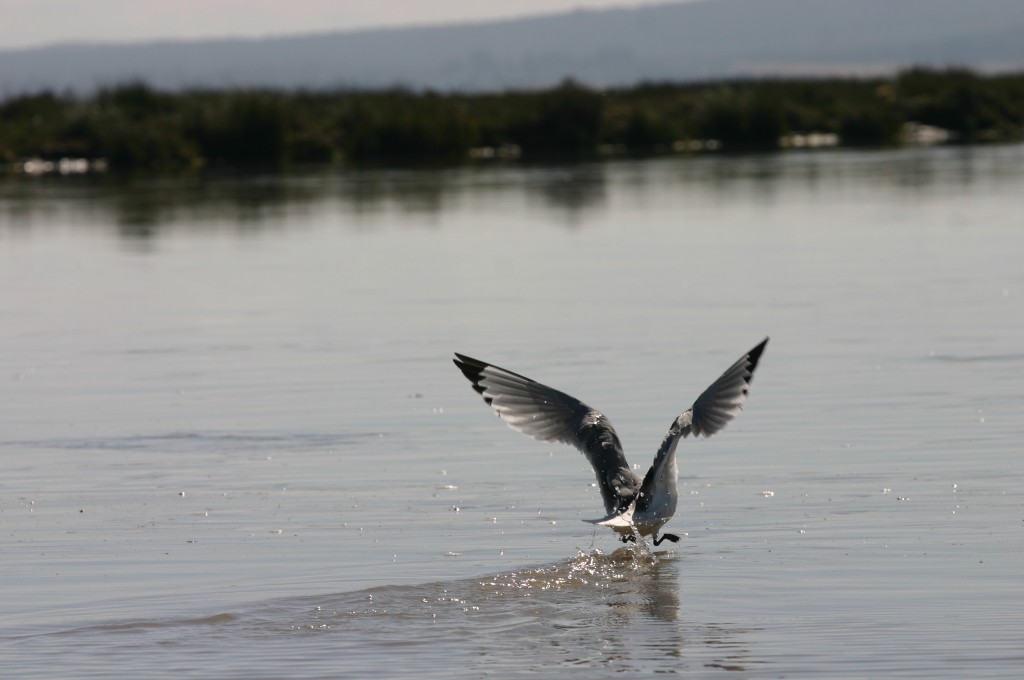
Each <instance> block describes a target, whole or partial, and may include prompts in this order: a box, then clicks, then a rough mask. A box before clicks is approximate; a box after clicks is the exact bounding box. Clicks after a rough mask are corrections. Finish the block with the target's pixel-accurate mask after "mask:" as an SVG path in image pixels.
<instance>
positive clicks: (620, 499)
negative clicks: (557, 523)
mask: <svg viewBox="0 0 1024 680" xmlns="http://www.w3.org/2000/svg"><path fill="white" fill-rule="evenodd" d="M455 356H456V359H455V360H454V361H455V365H456V366H458V367H459V370H460V371H462V373H463V375H465V376H466V377H467V378H469V381H470V382H471V383H473V389H474V390H476V391H477V392H479V393H480V395H481V396H483V398H484V401H486V402H487V403H488V404H489V405H490V406H491V408H493V409H494V410H495V411H496V412H497V414H498V415H499V416H500V417H501V418H502V419H504V420H505V422H507V423H508V425H509V427H511V428H512V429H513V430H516V431H517V432H522V433H523V434H525V435H529V436H530V437H533V438H534V439H539V440H541V441H548V442H562V443H564V444H571V445H572V446H575V447H576V448H577V449H579V450H580V451H582V452H583V454H584V455H585V456H586V457H587V460H589V461H590V464H591V465H592V466H593V467H594V473H595V475H596V476H597V483H598V486H599V487H600V488H601V497H602V498H603V499H604V507H605V510H607V511H608V512H609V513H612V512H614V511H617V510H621V509H623V508H625V507H627V506H628V505H629V503H630V501H631V500H632V499H633V497H634V496H635V495H636V492H637V491H638V490H639V488H640V478H639V477H637V476H636V475H634V474H633V473H632V472H631V471H630V469H629V464H628V463H627V462H626V456H625V455H624V454H623V452H622V444H621V443H619V437H618V435H617V434H616V433H615V428H614V427H612V424H611V423H610V422H609V421H608V418H606V417H605V415H604V414H603V413H601V412H600V411H598V410H597V409H593V408H591V407H589V406H587V405H586V404H584V403H583V402H582V401H579V400H578V399H576V398H575V397H571V396H569V395H568V394H565V393H564V392H559V391H558V390H556V389H553V388H551V387H548V386H547V385H542V384H541V383H539V382H537V381H535V380H531V379H530V378H527V377H526V376H522V375H519V374H518V373H513V372H512V371H506V370H505V369H504V368H499V367H498V366H494V365H492V364H488V363H486V362H484V361H480V360H478V359H473V358H471V357H467V356H465V355H463V354H458V353H456V355H455Z"/></svg>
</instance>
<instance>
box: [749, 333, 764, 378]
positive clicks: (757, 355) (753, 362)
mask: <svg viewBox="0 0 1024 680" xmlns="http://www.w3.org/2000/svg"><path fill="white" fill-rule="evenodd" d="M768 340H769V338H768V336H765V338H764V340H762V341H761V342H760V343H759V344H758V345H757V347H755V348H754V349H752V350H750V351H749V352H747V362H748V363H749V364H750V366H749V367H748V369H747V370H749V371H750V377H749V378H747V383H750V381H751V380H752V379H753V377H754V369H756V368H757V363H758V362H759V361H761V355H762V354H764V348H765V347H766V346H767V345H768Z"/></svg>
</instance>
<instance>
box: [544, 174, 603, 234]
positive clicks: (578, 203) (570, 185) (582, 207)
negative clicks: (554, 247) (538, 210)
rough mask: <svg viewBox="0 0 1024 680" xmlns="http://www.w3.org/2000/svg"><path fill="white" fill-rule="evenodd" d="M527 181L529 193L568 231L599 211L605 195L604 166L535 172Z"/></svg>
mask: <svg viewBox="0 0 1024 680" xmlns="http://www.w3.org/2000/svg"><path fill="white" fill-rule="evenodd" d="M531 174H532V175H533V176H532V177H531V178H530V179H529V180H528V181H527V185H526V186H527V188H528V190H529V191H530V192H531V193H536V194H538V195H539V196H540V197H541V198H542V199H543V201H544V205H545V206H546V207H548V208H551V209H553V210H554V211H555V212H557V213H559V214H560V215H561V216H562V217H563V218H564V219H565V222H566V224H568V225H569V226H572V227H576V226H579V225H580V224H583V223H584V217H585V216H586V214H587V213H588V212H590V211H592V210H596V209H600V208H601V207H603V205H604V202H605V198H606V195H607V166H606V165H604V164H600V163H587V164H582V165H563V166H556V167H548V168H536V169H534V170H533V172H532V173H531Z"/></svg>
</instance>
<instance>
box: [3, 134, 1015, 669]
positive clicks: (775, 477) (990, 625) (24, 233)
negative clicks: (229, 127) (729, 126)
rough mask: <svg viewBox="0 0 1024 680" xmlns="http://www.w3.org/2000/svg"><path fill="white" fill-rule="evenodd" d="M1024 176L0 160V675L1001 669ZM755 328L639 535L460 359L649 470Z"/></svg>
mask: <svg viewBox="0 0 1024 680" xmlns="http://www.w3.org/2000/svg"><path fill="white" fill-rule="evenodd" d="M1022 196H1024V147H1022V146H1010V147H1006V146H1003V147H979V148H938V149H912V150H902V151H886V152H873V153H860V152H845V151H835V152H826V153H787V154H782V155H764V156H755V157H724V156H723V157H718V156H715V157H697V158H666V159H658V160H649V161H635V162H634V161H616V162H608V163H600V164H591V165H574V166H558V167H551V166H528V165H511V166H494V167H470V168H462V169H455V170H440V171H438V170H432V171H366V172H359V173H355V172H353V173H347V172H334V173H330V174H301V173H300V174H295V175H290V176H285V177H278V176H220V177H199V178H162V179H136V180H131V181H115V180H113V179H111V178H105V177H93V178H81V177H79V178H35V179H30V178H8V179H5V180H3V181H0V404H2V414H3V417H2V421H0V462H2V470H3V474H2V475H0V535H2V538H3V550H2V551H0V675H2V676H3V677H9V678H15V677H17V678H43V677H47V678H49V677H61V678H85V677H96V678H135V677H140V676H153V675H156V676H171V675H173V676H175V677H232V678H280V677H323V678H339V677H345V678H349V677H351V678H363V677H371V676H372V677H378V678H392V677H394V678H397V677H408V676H413V675H415V676H418V677H428V678H432V677H438V678H441V677H444V678H447V677H485V676H486V677H508V676H515V675H529V674H532V675H538V676H542V677H586V678H593V677H605V676H612V675H616V674H618V673H629V674H632V675H635V676H638V677H648V676H654V675H660V674H663V673H675V674H681V675H686V676H689V677H709V678H710V677H752V678H761V677H764V678H780V677H784V678H792V677H807V678H869V677H871V678H875V677H928V678H935V677H948V678H966V677H971V678H986V677H1006V678H1008V677H1019V675H1020V673H1021V672H1022V671H1024V492H1022V481H1024V262H1022V256H1024V198H1022ZM765 335H771V337H772V341H771V343H770V344H769V346H768V349H767V351H766V353H765V355H764V358H763V360H762V363H761V366H760V368H759V371H758V375H757V378H756V380H755V381H754V384H753V386H752V389H751V395H750V399H749V401H748V403H747V408H746V410H745V412H744V413H743V414H741V416H740V417H739V418H738V419H737V420H736V421H735V422H734V423H733V424H732V425H731V426H730V427H729V428H728V429H726V430H725V431H724V432H721V433H720V434H718V435H716V436H715V437H714V438H712V439H710V440H701V441H693V440H686V441H684V442H683V443H682V445H681V446H680V475H681V476H680V484H681V500H680V507H679V511H678V513H677V515H676V517H675V519H674V520H673V521H672V522H670V523H669V524H668V526H667V527H666V529H667V530H669V531H673V532H675V533H679V534H681V535H682V534H684V533H685V535H684V536H683V539H682V541H681V542H680V543H678V544H676V545H670V544H667V543H666V544H663V545H662V547H661V548H659V549H657V551H656V552H655V553H654V554H653V556H652V555H650V554H649V553H647V552H645V551H643V550H640V549H627V548H622V547H621V544H619V543H617V542H616V540H615V537H614V535H613V534H612V532H610V531H607V530H601V531H595V528H594V527H592V526H591V525H588V524H584V523H583V522H581V521H580V520H581V519H586V518H593V517H599V516H601V515H602V514H603V512H602V507H601V502H600V498H599V495H598V491H597V489H596V488H595V487H594V486H593V484H592V483H593V475H592V472H591V471H590V469H589V467H588V465H587V463H586V461H585V460H584V458H583V457H582V456H581V455H580V454H579V453H577V452H576V451H574V450H573V449H571V448H568V447H563V446H557V445H550V444H544V443H539V442H535V441H532V440H530V439H528V438H526V437H523V436H522V435H519V434H517V433H515V432H512V431H511V430H509V429H508V428H506V427H505V426H504V425H503V423H501V422H500V421H499V420H497V419H496V418H494V416H493V414H492V413H491V412H490V410H489V409H488V408H487V407H486V406H485V405H484V404H483V402H482V401H481V400H480V399H479V397H478V396H477V395H476V394H475V393H473V391H472V390H471V389H470V386H469V384H468V383H467V382H466V380H465V379H464V378H463V377H462V375H460V374H459V372H458V371H457V370H456V368H455V367H454V366H453V365H452V363H451V361H450V358H451V353H452V352H453V351H459V352H463V353H466V354H469V355H472V356H477V357H480V358H482V359H485V360H489V361H493V362H495V363H497V364H499V365H502V366H505V367H507V368H510V369H512V370H514V371H517V372H521V373H525V374H526V375H529V376H531V377H533V378H535V379H538V380H541V381H543V382H545V383H548V384H550V385H553V386H555V387H558V388H560V389H563V390H565V391H567V392H569V393H570V394H573V395H574V396H577V397H579V398H581V399H583V400H585V401H586V402H587V403H589V404H591V405H593V406H596V407H598V408H601V409H602V410H603V411H604V412H605V413H606V414H607V415H608V416H609V417H610V418H611V420H612V421H613V422H614V423H615V425H616V428H617V429H618V431H619V434H620V436H621V437H622V439H623V443H624V445H625V447H626V453H627V455H628V456H629V457H630V460H631V462H633V463H635V464H636V465H637V466H639V470H638V471H639V472H640V473H641V474H642V473H643V471H644V470H646V468H647V466H648V465H649V464H650V461H651V458H652V456H653V454H654V451H655V450H656V449H657V445H658V443H659V442H660V440H661V438H662V436H663V435H664V434H665V432H666V431H667V428H668V425H669V424H670V422H671V421H672V419H673V418H674V417H675V416H676V415H677V414H678V413H679V412H680V411H682V410H684V409H685V408H687V407H688V406H689V405H690V403H691V402H692V401H693V399H694V398H695V397H696V396H697V395H698V394H699V393H700V391H701V390H702V389H703V388H704V387H705V386H706V385H707V384H708V383H709V382H710V381H711V380H712V379H714V378H715V377H717V376H718V374H719V373H720V372H721V371H722V370H723V369H724V368H726V367H727V366H728V365H729V364H730V363H731V362H732V361H734V360H735V359H736V358H737V357H738V356H740V355H741V354H742V353H743V352H745V351H746V350H748V349H749V348H750V347H752V346H753V345H754V344H755V343H757V342H758V341H759V340H760V339H761V338H762V337H764V336H765ZM666 547H668V548H669V549H667V550H666V549H665V548H666Z"/></svg>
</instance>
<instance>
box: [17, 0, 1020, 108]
mask: <svg viewBox="0 0 1024 680" xmlns="http://www.w3.org/2000/svg"><path fill="white" fill-rule="evenodd" d="M1022 36H1024V1H1022V0H701V1H699V2H690V3H683V4H664V5H654V6H649V7H642V8H637V9H613V10H602V11H576V12H571V13H566V14H556V15H548V16H540V17H535V18H528V19H519V20H510V21H495V22H486V23H469V24H459V25H451V26H440V27H421V28H403V29H388V30H372V31H358V32H345V33H325V34H318V35H305V36H294V37H284V38H269V39H257V40H251V39H226V40H202V41H194V42H186V41H180V42H158V43H140V44H117V45H57V46H50V47H42V48H34V49H22V50H10V51H0V95H3V96H10V95H13V94H20V93H24V92H31V91H38V90H42V89H54V90H58V91H60V90H69V91H73V92H78V93H88V92H91V91H93V90H95V89H96V88H97V87H99V86H104V85H112V84H118V83H124V82H126V81H144V82H146V83H148V84H150V85H152V86H155V87H158V88H162V89H172V90H174V89H181V88H190V87H204V88H210V87H213V88H221V87H250V86H258V87H274V88H314V89H322V88H330V89H334V88H351V87H358V88H381V87H389V86H393V85H402V86H407V87H411V88H414V89H420V88H433V89H439V90H466V91H481V90H500V89H506V88H537V87H545V86H549V85H552V84H554V83H557V82H558V81H561V80H563V79H565V78H567V77H569V78H573V79H576V80H578V81H580V82H583V83H586V84H589V85H593V86H607V85H627V84H632V83H636V82H638V81H643V80H654V81H659V80H669V81H691V80H701V79H711V78H721V77H737V76H750V75H798V74H814V75H822V74H877V73H884V72H889V71H892V70H895V69H897V68H899V67H904V66H909V65H931V66H948V65H957V66H968V67H970V68H974V69H977V70H981V71H991V70H1006V69H1022V68H1024V38H1022Z"/></svg>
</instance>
